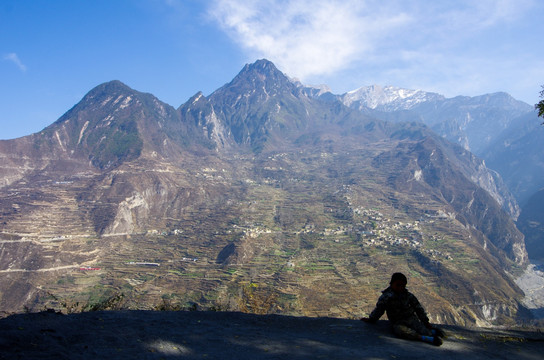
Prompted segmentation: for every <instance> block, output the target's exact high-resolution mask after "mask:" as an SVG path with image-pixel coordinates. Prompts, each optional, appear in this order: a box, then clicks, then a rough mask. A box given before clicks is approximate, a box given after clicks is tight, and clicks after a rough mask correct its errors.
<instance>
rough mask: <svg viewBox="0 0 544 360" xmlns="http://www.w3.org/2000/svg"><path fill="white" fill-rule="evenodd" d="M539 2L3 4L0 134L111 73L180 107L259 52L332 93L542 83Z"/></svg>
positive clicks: (458, 90) (49, 119) (40, 121)
mask: <svg viewBox="0 0 544 360" xmlns="http://www.w3.org/2000/svg"><path fill="white" fill-rule="evenodd" d="M543 18H544V1H540V0H478V1H474V0H457V1H453V0H448V1H446V0H435V1H428V0H388V1H377V0H342V1H337V0H334V1H333V0H298V1H289V0H275V1H274V0H254V1H247V0H210V1H197V0H87V1H83V0H66V1H63V0H2V1H0V139H9V138H15V137H19V136H24V135H28V134H31V133H33V132H37V131H40V130H41V129H43V128H44V127H46V126H48V125H49V124H51V123H53V122H54V121H55V120H56V119H58V118H59V117H60V116H61V115H62V114H63V113H64V112H66V111H67V110H69V109H70V108H71V107H72V106H73V105H75V104H76V103H77V102H78V101H79V100H80V99H81V98H82V97H83V96H84V95H85V94H86V93H87V92H88V91H89V90H91V89H92V88H93V87H95V86H96V85H98V84H100V83H103V82H105V81H109V80H113V79H117V80H121V81H123V82H124V83H126V84H127V85H129V86H130V87H132V88H134V89H136V90H139V91H142V92H149V93H152V94H154V95H155V96H157V97H158V98H159V99H160V100H162V101H164V102H166V103H168V104H170V105H172V106H174V107H178V106H179V105H181V104H182V103H184V102H185V101H186V100H187V99H188V98H189V97H191V96H192V95H193V94H195V93H196V92H197V91H202V92H204V94H205V95H208V94H210V93H211V92H213V91H214V90H215V89H217V88H219V87H220V86H222V85H224V84H225V83H227V82H229V81H230V80H231V79H232V78H233V77H234V76H235V75H236V74H237V73H238V72H239V71H240V70H241V68H242V67H243V66H244V64H246V63H251V62H254V61H255V60H257V59H260V58H267V59H269V60H271V61H273V62H274V63H275V64H276V65H277V66H278V68H279V69H280V70H282V71H283V72H285V73H286V74H287V75H289V76H291V77H296V78H299V79H300V80H301V81H302V82H303V83H305V84H327V85H329V86H330V87H331V89H332V91H333V92H334V93H337V94H341V93H344V92H346V91H349V90H353V89H356V88H359V87H361V86H367V85H372V84H379V85H394V86H399V87H405V88H410V89H423V90H427V91H434V92H438V93H441V94H443V95H446V96H448V97H452V96H456V95H469V96H474V95H480V94H484V93H489V92H496V91H506V92H508V93H510V94H511V95H513V96H514V97H515V98H517V99H519V100H523V101H525V102H528V103H529V104H534V103H536V102H537V101H538V93H539V91H540V85H542V84H544V47H543V46H541V44H542V36H543V35H544V21H543Z"/></svg>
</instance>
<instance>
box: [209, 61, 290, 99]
mask: <svg viewBox="0 0 544 360" xmlns="http://www.w3.org/2000/svg"><path fill="white" fill-rule="evenodd" d="M295 90H296V86H295V85H294V84H293V83H292V82H291V81H290V80H289V78H288V77H287V76H286V75H285V74H284V73H282V72H281V71H279V70H278V68H276V66H275V65H274V64H273V63H271V62H270V61H268V60H264V59H263V60H258V61H256V62H255V63H253V64H246V65H245V66H244V68H243V69H242V71H240V73H239V74H238V75H237V76H236V77H235V78H234V79H233V80H232V81H231V82H230V83H228V84H226V85H225V86H223V87H222V88H220V89H219V90H217V91H216V92H214V93H213V94H212V95H211V96H210V97H212V98H214V97H215V98H218V97H226V98H225V100H226V101H229V102H234V103H237V102H238V101H239V100H240V99H241V98H242V97H244V98H251V99H253V101H255V100H256V101H267V100H268V99H270V98H271V97H273V96H276V95H278V94H283V93H292V92H294V91H295ZM233 97H234V98H233Z"/></svg>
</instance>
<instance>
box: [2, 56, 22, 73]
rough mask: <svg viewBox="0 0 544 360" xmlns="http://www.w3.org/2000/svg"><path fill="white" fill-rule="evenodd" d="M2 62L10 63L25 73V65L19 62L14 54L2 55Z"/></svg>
mask: <svg viewBox="0 0 544 360" xmlns="http://www.w3.org/2000/svg"><path fill="white" fill-rule="evenodd" d="M4 60H8V61H11V62H12V63H14V64H15V65H16V66H17V67H18V68H19V70H21V71H22V72H26V66H25V64H23V63H22V62H21V60H20V59H19V57H18V56H17V54H16V53H9V54H6V55H4Z"/></svg>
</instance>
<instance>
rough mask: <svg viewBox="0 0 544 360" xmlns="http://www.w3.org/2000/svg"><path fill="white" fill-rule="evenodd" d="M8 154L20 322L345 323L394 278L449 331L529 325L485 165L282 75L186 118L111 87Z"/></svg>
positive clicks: (252, 83) (516, 237)
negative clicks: (168, 306)
mask: <svg viewBox="0 0 544 360" xmlns="http://www.w3.org/2000/svg"><path fill="white" fill-rule="evenodd" d="M108 87H110V90H109V91H107V92H104V91H103V90H105V89H106V88H108ZM85 124H87V125H85ZM33 139H41V142H39V141H36V142H33ZM12 145H13V146H12ZM125 145H126V146H125ZM11 148H19V149H21V151H19V152H15V153H14V152H10V149H11ZM32 149H34V150H32ZM36 149H37V150H36ZM45 149H49V150H50V151H49V150H48V151H47V153H48V154H49V155H48V156H50V157H51V158H52V159H53V160H47V159H46V160H47V161H46V160H44V159H43V157H39V156H36V157H35V156H34V155H33V154H34V153H35V152H36V151H38V152H41V153H44V150H45ZM0 150H1V151H0V173H2V175H3V176H6V178H9V179H10V180H9V181H8V182H6V184H5V185H4V186H3V187H1V188H0V192H2V195H3V196H2V197H1V199H2V200H1V201H0V212H1V213H2V218H3V223H2V224H0V225H1V229H0V230H1V231H0V236H1V237H2V241H4V242H3V244H5V245H4V246H5V249H6V251H5V252H4V253H2V256H0V271H2V272H5V273H6V274H7V275H8V276H6V278H4V279H3V280H1V282H0V286H1V287H2V289H6V295H5V296H4V297H3V298H2V299H0V304H1V305H2V307H4V308H9V309H20V308H21V307H22V306H28V307H29V308H37V307H38V308H39V307H40V306H53V307H57V308H58V307H61V306H63V305H62V304H65V305H64V306H70V307H73V308H74V309H76V310H81V309H84V308H85V306H86V305H84V304H86V303H87V304H92V303H93V302H95V301H107V299H111V298H117V297H118V296H120V297H122V298H123V299H125V300H123V301H124V302H125V305H126V306H127V308H142V307H144V308H145V307H150V306H155V305H156V304H158V303H159V302H160V301H163V300H165V299H167V300H168V301H175V302H177V303H179V304H186V303H189V302H193V303H197V304H199V305H200V306H205V307H212V306H214V307H221V308H225V309H231V310H232V309H235V310H241V311H248V312H256V311H264V312H269V311H270V312H273V311H278V312H284V313H288V314H305V315H312V316H324V315H347V314H351V313H357V312H361V311H364V309H366V308H368V307H369V306H373V303H374V302H375V299H374V298H372V297H371V296H368V294H370V292H369V290H370V289H373V290H376V289H377V288H379V287H382V286H383V283H386V282H387V279H386V278H387V277H388V276H389V274H388V273H389V272H390V271H391V269H393V268H395V269H399V270H402V271H404V272H406V273H410V274H414V277H413V282H414V287H416V288H418V289H420V290H421V292H422V293H423V294H425V295H426V296H428V297H429V298H430V299H432V300H431V301H430V304H429V309H430V311H431V315H432V316H433V319H435V320H437V321H441V322H458V323H473V324H489V323H494V322H497V323H500V322H508V321H514V319H515V318H516V316H521V315H519V314H522V313H523V307H522V306H521V305H520V301H521V298H522V296H523V294H522V293H521V291H520V290H519V288H518V287H517V286H516V285H515V284H514V282H513V281H512V279H511V278H510V276H509V275H507V273H511V272H515V271H517V269H520V268H523V267H524V266H525V265H526V263H527V257H526V253H525V250H524V245H523V237H522V236H521V234H520V233H519V231H518V230H517V229H516V227H515V225H514V224H513V222H512V220H511V219H509V218H508V216H507V215H506V214H505V213H504V212H503V211H502V210H501V208H500V206H499V204H498V203H497V201H496V199H493V198H492V197H491V195H489V194H488V192H487V191H486V190H482V189H481V188H480V185H479V183H482V182H483V181H484V180H482V179H483V178H485V177H486V176H488V175H485V174H486V169H485V164H483V163H482V162H481V161H480V160H478V159H477V158H476V157H473V155H472V154H470V153H469V152H468V151H466V150H463V149H462V148H460V147H459V146H457V145H453V144H451V143H449V142H447V141H446V140H444V139H442V138H441V137H439V136H438V135H436V134H434V133H432V132H431V131H430V130H429V129H428V128H427V127H425V126H423V125H420V124H417V123H402V124H400V123H399V124H395V123H390V122H386V121H383V120H381V119H380V118H378V117H376V116H370V115H368V114H367V115H365V114H361V113H360V112H359V111H357V110H354V109H350V108H348V107H346V106H345V105H343V104H342V103H341V102H340V101H337V100H335V99H330V98H327V99H320V98H317V99H316V98H313V97H311V96H308V94H307V93H306V92H305V91H303V89H301V88H300V87H297V86H296V84H294V83H293V82H292V81H291V80H289V78H288V77H287V76H285V75H284V74H283V73H281V72H280V71H279V70H278V69H277V68H276V67H275V66H274V65H273V64H272V63H270V62H268V61H266V60H261V61H258V62H256V63H255V64H250V65H247V66H245V67H244V68H243V69H242V71H241V72H240V73H239V74H238V75H237V76H236V77H235V78H234V79H233V81H231V82H230V83H228V84H226V85H225V86H223V87H221V88H220V89H218V90H217V91H215V92H213V93H212V94H210V95H209V96H207V97H206V96H204V95H203V94H202V93H197V94H195V95H194V96H193V97H192V98H191V99H189V101H187V102H186V103H185V104H182V105H181V106H180V107H178V108H177V109H174V108H173V107H171V106H170V105H167V104H164V103H162V102H160V100H158V99H156V98H155V97H154V96H152V95H151V94H144V93H140V92H136V91H134V92H131V91H130V90H128V89H127V88H125V87H124V85H123V84H121V83H118V82H115V81H114V82H110V83H106V84H104V85H99V87H97V88H95V89H94V91H91V93H90V95H89V97H84V99H83V100H82V101H81V102H80V103H78V104H77V105H76V106H75V107H73V108H72V109H71V110H70V111H69V112H67V113H66V114H65V115H64V116H63V117H62V118H61V119H59V121H58V122H56V123H54V124H53V125H51V126H50V127H48V128H46V129H45V130H44V131H42V132H40V133H38V134H35V135H32V136H30V137H28V138H25V139H23V140H18V139H15V140H13V141H11V142H9V143H6V142H0ZM33 151H34V152H33ZM68 163H70V164H72V165H71V166H67V165H66V164H68ZM20 164H24V165H25V166H24V167H21V169H19V170H17V171H15V172H14V170H13V167H14V166H13V165H15V168H19V166H20ZM55 164H56V165H55ZM478 174H479V175H478ZM478 177H483V178H482V179H480V180H479V179H478ZM450 180H451V181H450ZM487 181H489V182H491V183H492V182H493V181H494V180H493V177H492V176H491V175H489V176H488V177H487ZM410 187H411V188H410ZM416 188H417V189H418V190H417V191H413V192H412V191H411V190H412V189H416ZM497 224H500V225H501V226H500V227H499V226H496V225H497ZM499 229H502V231H503V233H502V234H501V235H503V236H498V235H497V234H496V231H498V230H499ZM90 265H93V266H90ZM140 266H144V267H147V268H146V271H145V272H144V271H142V269H141V268H140ZM87 267H91V268H97V269H100V270H96V272H95V273H89V272H88V271H90V270H86V269H87ZM81 269H82V270H81ZM492 279H493V280H492ZM252 284H253V285H252ZM338 284H342V286H338ZM490 284H493V286H490ZM324 289H325V290H326V291H323V290H324ZM365 294H366V295H365ZM20 299H29V300H28V301H27V302H26V303H21V300H20ZM101 299H102V300H101ZM255 299H260V300H259V301H261V300H262V302H260V303H259V301H257V300H255ZM266 299H269V300H266ZM346 299H357V300H356V301H354V302H353V303H349V304H348V303H346ZM255 301H257V302H255ZM76 304H79V305H76Z"/></svg>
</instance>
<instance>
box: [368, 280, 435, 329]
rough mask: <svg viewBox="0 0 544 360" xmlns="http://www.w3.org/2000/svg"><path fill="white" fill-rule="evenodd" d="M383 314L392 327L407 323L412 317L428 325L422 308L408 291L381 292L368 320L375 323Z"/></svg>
mask: <svg viewBox="0 0 544 360" xmlns="http://www.w3.org/2000/svg"><path fill="white" fill-rule="evenodd" d="M384 312H386V313H387V317H388V318H389V321H390V322H391V324H393V325H395V324H399V323H402V322H403V320H404V321H409V320H410V319H411V318H413V317H414V316H417V317H418V318H419V320H420V321H421V322H422V323H424V324H427V323H429V318H428V317H427V314H426V313H425V310H424V309H423V306H421V304H420V303H419V301H418V300H417V298H416V297H415V296H414V295H413V294H412V293H411V292H409V291H408V290H405V291H403V292H402V293H396V292H394V291H393V290H392V289H391V288H390V287H388V288H387V289H385V290H384V291H382V295H381V296H380V298H379V299H378V302H377V303H376V308H375V309H374V310H373V311H372V313H371V314H370V316H369V317H368V318H369V320H370V321H371V322H376V321H378V319H379V318H380V317H381V316H382V315H383V313H384Z"/></svg>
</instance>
